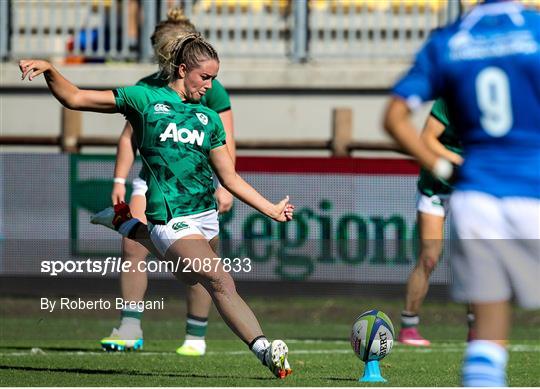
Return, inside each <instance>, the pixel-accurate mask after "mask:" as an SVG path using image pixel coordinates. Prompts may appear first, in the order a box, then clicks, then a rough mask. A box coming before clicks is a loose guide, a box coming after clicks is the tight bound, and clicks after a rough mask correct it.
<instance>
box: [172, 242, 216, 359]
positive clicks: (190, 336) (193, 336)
mask: <svg viewBox="0 0 540 389" xmlns="http://www.w3.org/2000/svg"><path fill="white" fill-rule="evenodd" d="M209 243H210V247H211V248H212V250H213V251H214V252H215V253H217V252H219V237H217V236H216V237H215V238H213V239H212V240H210V242H209ZM186 292H187V318H186V338H185V340H184V343H183V344H182V346H180V347H179V348H178V349H176V353H177V354H179V355H184V356H201V355H204V353H205V352H206V341H205V337H206V330H207V328H208V314H209V313H210V308H211V306H212V297H210V295H209V294H208V292H207V291H206V289H205V288H204V286H202V285H201V284H200V283H197V284H195V285H188V286H187V288H186Z"/></svg>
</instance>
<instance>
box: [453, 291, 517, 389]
mask: <svg viewBox="0 0 540 389" xmlns="http://www.w3.org/2000/svg"><path fill="white" fill-rule="evenodd" d="M472 307H473V311H474V314H475V330H476V339H475V340H473V341H471V342H469V345H468V347H467V351H466V353H465V360H464V363H463V384H464V386H485V385H486V384H488V383H489V386H500V385H504V384H505V382H506V376H505V372H506V364H507V361H508V352H507V351H506V344H507V339H508V334H509V331H510V304H509V303H508V301H501V302H494V303H481V304H472Z"/></svg>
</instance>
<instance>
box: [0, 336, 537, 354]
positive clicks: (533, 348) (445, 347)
mask: <svg viewBox="0 0 540 389" xmlns="http://www.w3.org/2000/svg"><path fill="white" fill-rule="evenodd" d="M335 342H339V343H342V344H347V343H348V342H345V341H334V342H333V343H335ZM289 343H305V344H310V343H325V342H324V341H320V342H319V341H307V342H304V341H300V340H295V341H290V342H289ZM508 349H509V351H511V352H540V345H534V344H512V345H510V346H509V347H508ZM464 350H465V344H464V345H463V347H456V345H455V344H452V343H442V344H441V343H439V344H436V346H435V347H407V346H400V345H398V346H397V347H395V348H393V349H392V353H422V354H423V353H432V352H440V351H444V352H463V351H464ZM125 354H126V353H120V352H110V353H107V352H105V351H43V350H42V349H40V348H33V349H31V350H29V351H14V352H0V355H1V356H13V357H15V356H40V355H47V356H54V355H70V356H90V355H125ZM129 354H133V355H137V356H155V355H162V356H166V355H172V356H175V355H176V353H175V352H173V351H170V352H153V351H141V352H129ZM242 354H249V351H248V350H234V351H209V352H207V353H206V355H242ZM290 354H291V355H315V354H351V355H353V353H352V350H350V349H349V348H348V347H347V348H334V349H313V350H306V349H294V348H293V349H292V350H291V353H290Z"/></svg>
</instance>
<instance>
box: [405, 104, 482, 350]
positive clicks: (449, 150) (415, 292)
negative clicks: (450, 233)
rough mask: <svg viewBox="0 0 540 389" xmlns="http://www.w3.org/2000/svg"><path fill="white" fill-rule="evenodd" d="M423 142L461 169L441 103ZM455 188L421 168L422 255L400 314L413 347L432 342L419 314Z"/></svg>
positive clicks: (457, 148) (419, 216) (433, 112)
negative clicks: (422, 332) (425, 334)
mask: <svg viewBox="0 0 540 389" xmlns="http://www.w3.org/2000/svg"><path fill="white" fill-rule="evenodd" d="M421 138H422V140H423V141H424V143H425V144H426V146H427V147H429V148H430V149H431V150H432V151H433V152H434V153H435V154H437V155H438V156H440V157H444V158H446V159H448V160H449V161H451V162H452V163H453V164H455V165H461V164H462V163H463V158H462V157H461V153H462V152H463V148H462V147H461V142H460V141H459V139H458V138H457V136H456V130H455V128H454V126H453V125H452V124H450V121H449V119H448V107H447V106H446V103H445V102H444V100H442V99H438V100H437V101H436V102H435V103H434V104H433V107H432V108H431V112H430V115H429V117H428V119H427V120H426V124H425V125H424V129H423V130H422V135H421ZM450 193H452V186H451V185H450V184H449V183H447V182H445V181H442V180H440V179H438V178H437V177H434V176H433V175H432V174H431V172H429V171H428V170H426V169H424V168H422V169H421V171H420V177H419V179H418V200H417V204H416V208H417V216H416V220H417V223H418V231H419V239H420V253H419V255H418V262H417V263H416V266H415V268H414V269H413V271H412V272H411V274H410V275H409V279H408V280H407V292H406V296H405V310H404V311H403V312H402V313H401V330H400V332H399V336H398V340H399V341H400V342H401V343H404V344H407V345H410V346H429V345H430V341H429V340H427V339H425V338H424V337H422V336H421V335H420V332H419V331H418V325H419V324H420V317H419V312H420V308H421V306H422V303H423V301H424V298H425V297H426V294H427V291H428V288H429V277H430V275H431V273H432V272H433V270H434V269H435V266H436V265H437V263H438V262H439V258H440V255H441V252H442V248H443V239H444V220H445V218H446V216H447V214H448V203H449V199H450ZM467 322H468V325H469V336H468V338H469V339H470V338H472V337H473V336H472V330H471V326H472V323H473V322H474V315H473V313H472V312H470V311H469V312H468V313H467Z"/></svg>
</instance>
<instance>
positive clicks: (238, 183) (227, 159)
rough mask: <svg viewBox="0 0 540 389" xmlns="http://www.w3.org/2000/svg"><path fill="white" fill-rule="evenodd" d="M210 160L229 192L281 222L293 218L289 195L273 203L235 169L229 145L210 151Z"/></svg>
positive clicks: (292, 207)
mask: <svg viewBox="0 0 540 389" xmlns="http://www.w3.org/2000/svg"><path fill="white" fill-rule="evenodd" d="M210 161H211V163H212V166H213V168H214V171H215V172H216V175H217V176H218V178H219V181H220V182H221V185H223V186H224V187H225V188H226V189H227V190H228V191H229V192H231V193H232V194H233V195H234V196H235V197H237V198H238V199H240V200H242V201H243V202H244V203H246V204H248V205H250V206H251V207H253V208H255V209H256V210H258V211H259V212H261V213H262V214H264V215H266V216H268V217H270V218H272V219H274V220H276V221H279V222H286V221H290V220H292V218H293V212H294V206H293V205H292V204H289V196H287V197H285V198H284V199H283V200H281V201H280V202H279V203H277V204H272V203H271V202H270V201H268V200H267V199H265V198H264V197H263V196H261V195H260V194H259V192H257V191H256V190H255V189H254V188H253V187H252V186H251V185H249V184H248V183H247V182H246V181H244V180H243V179H242V177H240V176H239V175H238V174H237V173H236V170H235V169H234V165H233V162H232V159H231V156H230V154H229V152H228V151H227V146H220V147H216V148H215V149H212V151H211V152H210Z"/></svg>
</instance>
